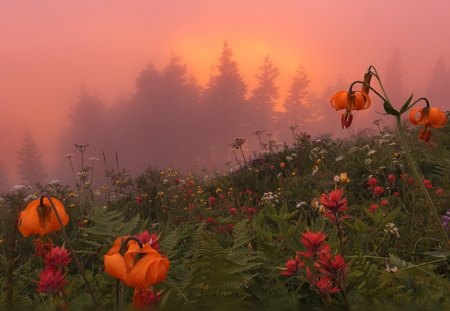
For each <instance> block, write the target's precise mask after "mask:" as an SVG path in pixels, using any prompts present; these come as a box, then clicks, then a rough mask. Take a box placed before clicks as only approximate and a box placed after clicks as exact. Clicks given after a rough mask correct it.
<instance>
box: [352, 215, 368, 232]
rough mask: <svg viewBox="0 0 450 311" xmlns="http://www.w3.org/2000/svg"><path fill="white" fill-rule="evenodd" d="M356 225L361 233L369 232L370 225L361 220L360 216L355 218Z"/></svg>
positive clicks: (356, 228)
mask: <svg viewBox="0 0 450 311" xmlns="http://www.w3.org/2000/svg"><path fill="white" fill-rule="evenodd" d="M354 226H355V230H356V231H357V232H360V233H367V231H368V230H369V226H367V224H366V223H365V222H363V221H361V220H360V219H359V218H356V219H355V223H354Z"/></svg>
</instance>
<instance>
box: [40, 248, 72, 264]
mask: <svg viewBox="0 0 450 311" xmlns="http://www.w3.org/2000/svg"><path fill="white" fill-rule="evenodd" d="M71 260H72V258H70V253H69V252H68V251H67V250H66V249H65V248H64V247H58V246H56V247H53V248H52V249H51V250H50V251H49V252H48V253H47V255H46V256H45V257H44V262H45V264H46V266H47V269H50V270H61V268H63V267H66V266H67V265H68V264H69V263H70V261H71Z"/></svg>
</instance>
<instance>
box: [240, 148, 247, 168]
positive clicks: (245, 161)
mask: <svg viewBox="0 0 450 311" xmlns="http://www.w3.org/2000/svg"><path fill="white" fill-rule="evenodd" d="M239 149H240V150H241V154H242V158H243V159H244V164H245V165H246V164H247V160H246V159H245V155H244V151H243V150H242V146H239Z"/></svg>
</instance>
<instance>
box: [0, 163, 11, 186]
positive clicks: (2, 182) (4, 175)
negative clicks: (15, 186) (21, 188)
mask: <svg viewBox="0 0 450 311" xmlns="http://www.w3.org/2000/svg"><path fill="white" fill-rule="evenodd" d="M8 188H9V174H8V172H7V171H6V169H5V167H4V166H3V163H0V193H3V192H6V191H7V189H8Z"/></svg>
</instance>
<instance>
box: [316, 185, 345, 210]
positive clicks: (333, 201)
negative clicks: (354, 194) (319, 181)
mask: <svg viewBox="0 0 450 311" xmlns="http://www.w3.org/2000/svg"><path fill="white" fill-rule="evenodd" d="M320 203H321V204H322V205H323V206H324V207H325V208H326V209H327V210H328V212H330V213H332V214H337V213H340V212H345V211H346V210H347V209H348V206H347V205H348V202H347V199H346V198H342V191H341V189H337V190H333V191H331V192H330V193H329V194H328V195H327V194H325V193H322V196H321V197H320Z"/></svg>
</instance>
